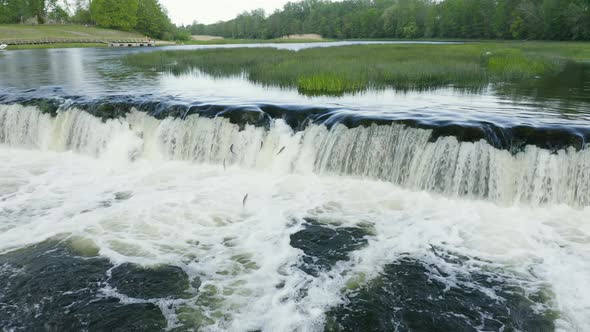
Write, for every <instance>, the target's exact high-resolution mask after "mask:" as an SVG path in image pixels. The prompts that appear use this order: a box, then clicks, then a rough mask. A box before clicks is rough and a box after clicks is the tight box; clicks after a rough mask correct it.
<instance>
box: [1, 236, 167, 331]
mask: <svg viewBox="0 0 590 332" xmlns="http://www.w3.org/2000/svg"><path fill="white" fill-rule="evenodd" d="M79 242H80V241H79V239H78V240H75V241H74V243H71V244H70V243H69V242H63V241H59V240H48V241H45V242H43V243H39V244H36V245H33V246H30V247H27V248H23V249H19V250H16V251H13V252H10V253H6V254H3V255H0V317H1V319H0V330H1V331H13V330H15V331H21V330H22V331H76V330H78V331H79V330H88V331H160V330H162V329H163V328H165V327H166V319H165V318H164V316H163V315H162V312H161V311H160V309H159V308H158V307H157V306H155V305H153V304H141V303H138V304H122V303H121V302H120V301H119V300H118V299H115V298H104V296H103V295H102V293H101V292H100V289H101V288H103V287H104V286H106V281H107V278H108V277H107V271H108V270H109V269H110V268H111V267H112V265H111V263H110V262H109V261H108V260H107V259H105V258H100V257H97V256H93V255H92V253H93V251H92V250H85V251H84V252H81V253H78V252H77V250H76V249H75V248H78V247H80V243H79ZM84 247H87V246H86V244H84Z"/></svg>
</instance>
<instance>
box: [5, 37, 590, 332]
mask: <svg viewBox="0 0 590 332" xmlns="http://www.w3.org/2000/svg"><path fill="white" fill-rule="evenodd" d="M285 47H297V46H290V45H288V46H285ZM129 51H130V50H91V49H84V50H40V51H15V52H9V53H6V55H5V56H4V57H3V58H0V74H1V77H2V80H1V81H0V89H1V91H0V95H2V98H3V99H2V100H3V102H2V103H0V104H1V105H0V330H8V331H11V330H16V331H20V330H23V331H24V330H56V331H60V330H81V329H87V330H91V331H94V330H97V331H98V330H112V329H121V330H163V329H165V330H173V331H185V330H203V331H226V330H229V331H258V330H262V331H322V330H326V331H359V330H363V331H365V330H366V331H369V330H370V331H386V330H387V331H390V330H397V331H440V330H453V331H512V330H521V331H554V330H558V331H578V330H580V331H581V330H585V329H586V328H587V327H589V326H590V301H589V300H588V299H590V291H589V290H588V288H587V287H586V286H585V285H586V284H587V280H589V279H590V266H589V265H588V264H587V262H588V261H589V260H590V225H589V224H588V222H587V220H588V218H589V217H590V207H589V205H590V175H588V174H589V173H588V172H587V169H588V167H589V166H590V154H589V153H588V150H587V149H586V141H585V139H586V137H588V136H587V135H586V134H587V129H588V127H589V126H588V125H589V122H588V120H589V119H588V114H589V113H588V110H589V109H590V107H589V103H588V100H587V95H586V94H585V93H584V92H585V91H587V90H585V89H587V88H588V82H589V80H588V76H587V75H588V72H587V71H582V72H580V71H579V70H574V72H575V73H577V74H579V75H577V76H576V75H574V76H576V77H579V80H577V81H576V80H566V83H563V84H561V85H559V84H558V86H564V84H565V86H569V88H567V89H566V88H564V89H558V88H554V87H553V86H551V85H545V84H542V83H541V82H533V83H531V84H528V85H526V86H518V87H517V86H495V87H489V88H487V89H485V90H483V91H479V92H478V93H468V92H465V91H457V90H453V89H452V88H446V89H440V90H436V91H428V92H415V91H414V92H411V91H410V92H405V93H402V92H396V91H380V92H367V93H365V94H360V95H349V96H343V97H340V98H335V97H313V98H310V97H304V96H300V95H298V94H297V92H296V91H292V90H282V89H278V88H269V87H260V86H256V85H252V84H250V83H248V82H247V81H245V80H242V79H239V78H233V79H213V78H210V77H207V76H205V75H186V76H180V77H175V76H171V75H166V74H157V73H132V72H131V71H130V70H129V69H126V68H124V67H123V66H122V65H121V64H119V63H118V62H117V59H118V58H119V57H120V56H121V55H123V54H125V52H129ZM131 51H132V50H131ZM580 68H582V67H580ZM567 76H572V75H571V73H569V74H567ZM576 82H577V83H576ZM544 91H545V92H544ZM568 91H570V92H568ZM32 99H39V100H36V101H35V102H34V103H32V104H30V105H28V106H23V105H22V104H26V101H30V100H32ZM54 99H55V100H57V102H56V103H55V104H53V103H52V100H54ZM17 101H18V102H17ZM56 105H57V106H56ZM153 105H155V106H153ZM232 107H233V108H232ZM193 108H195V109H197V111H194V112H193V111H190V110H191V109H193ZM189 111H190V112H189ZM179 112H180V113H181V115H178V114H177V113H179ZM327 113H329V114H330V115H329V116H326V114H327ZM253 114H254V115H253ZM261 114H262V115H266V117H260V115H261ZM263 120H264V121H263ZM410 120H412V121H410ZM467 124H468V125H470V126H473V127H476V128H483V127H485V128H484V129H485V130H484V129H482V130H480V131H477V133H479V132H483V133H484V135H483V136H481V137H480V136H477V135H479V134H477V135H476V134H474V133H473V132H471V131H469V130H467V129H465V128H468V127H467ZM457 125H460V126H459V127H456V126H457ZM484 125H485V126H484ZM449 128H450V129H449ZM519 128H521V129H522V128H525V129H526V130H524V129H522V130H521V129H519ZM519 130H520V131H519ZM508 133H511V135H513V136H506V135H508ZM492 134H493V135H492ZM470 135H471V136H470ZM473 135H475V136H473ZM486 135H487V136H486ZM503 135H504V136H503ZM568 135H570V136H568ZM564 136H565V137H567V139H564ZM473 137H477V138H473ZM572 137H574V138H578V139H579V140H581V141H579V140H577V141H576V140H572V139H571V138H572ZM495 139H497V140H498V141H496V140H495ZM517 140H519V142H520V143H519V142H516V141H517Z"/></svg>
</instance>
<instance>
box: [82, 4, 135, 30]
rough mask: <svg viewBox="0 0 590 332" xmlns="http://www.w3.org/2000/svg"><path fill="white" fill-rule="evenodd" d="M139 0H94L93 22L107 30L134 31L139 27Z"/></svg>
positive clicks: (92, 9) (91, 5) (92, 7)
mask: <svg viewBox="0 0 590 332" xmlns="http://www.w3.org/2000/svg"><path fill="white" fill-rule="evenodd" d="M138 6H139V1H138V0H93V1H92V3H91V4H90V13H91V15H92V20H94V21H95V22H96V23H97V24H98V25H100V26H102V27H105V28H114V29H122V30H132V29H133V28H135V26H136V25H137V9H138Z"/></svg>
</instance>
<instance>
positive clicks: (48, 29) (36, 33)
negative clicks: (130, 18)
mask: <svg viewBox="0 0 590 332" xmlns="http://www.w3.org/2000/svg"><path fill="white" fill-rule="evenodd" d="M135 38H145V36H143V35H141V34H139V33H135V32H126V31H118V30H111V29H102V28H97V27H85V26H83V25H34V26H33V25H21V24H8V25H0V42H2V41H3V42H6V41H7V40H15V39H20V40H23V39H24V40H44V39H80V40H82V39H98V40H117V39H135Z"/></svg>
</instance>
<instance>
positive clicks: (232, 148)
mask: <svg viewBox="0 0 590 332" xmlns="http://www.w3.org/2000/svg"><path fill="white" fill-rule="evenodd" d="M229 152H231V153H233V154H236V153H235V152H234V145H233V144H232V145H230V147H229Z"/></svg>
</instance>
